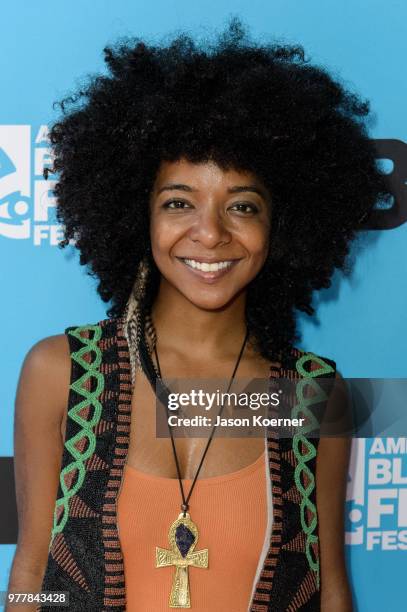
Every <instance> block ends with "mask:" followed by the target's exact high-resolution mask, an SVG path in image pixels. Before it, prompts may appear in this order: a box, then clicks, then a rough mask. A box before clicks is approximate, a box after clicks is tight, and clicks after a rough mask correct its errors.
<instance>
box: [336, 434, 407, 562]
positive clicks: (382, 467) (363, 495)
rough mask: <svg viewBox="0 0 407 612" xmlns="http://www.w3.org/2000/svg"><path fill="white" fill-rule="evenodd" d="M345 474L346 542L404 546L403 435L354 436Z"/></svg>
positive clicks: (406, 480) (406, 470)
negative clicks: (398, 436)
mask: <svg viewBox="0 0 407 612" xmlns="http://www.w3.org/2000/svg"><path fill="white" fill-rule="evenodd" d="M349 474H350V476H349V482H348V487H347V494H346V533H345V541H346V543H347V544H353V545H360V546H363V547H364V548H365V549H366V550H368V551H372V550H383V551H387V550H407V438H371V439H370V438H369V439H361V438H358V439H354V440H353V441H352V452H351V459H350V468H349Z"/></svg>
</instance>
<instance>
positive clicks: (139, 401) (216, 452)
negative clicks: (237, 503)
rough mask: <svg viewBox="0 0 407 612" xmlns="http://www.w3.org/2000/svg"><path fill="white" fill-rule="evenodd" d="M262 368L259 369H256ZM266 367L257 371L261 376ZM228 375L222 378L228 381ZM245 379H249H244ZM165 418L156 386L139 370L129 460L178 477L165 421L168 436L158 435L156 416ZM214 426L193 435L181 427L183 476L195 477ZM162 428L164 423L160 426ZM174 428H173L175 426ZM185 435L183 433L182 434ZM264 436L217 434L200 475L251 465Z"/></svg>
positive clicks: (147, 469)
mask: <svg viewBox="0 0 407 612" xmlns="http://www.w3.org/2000/svg"><path fill="white" fill-rule="evenodd" d="M258 372H259V370H257V373H258ZM243 373H244V374H246V375H247V376H248V375H249V374H250V373H251V374H252V373H253V370H252V371H251V369H250V367H248V366H247V367H246V368H245V369H244V370H243ZM263 374H264V371H261V373H260V374H258V376H259V377H261V376H262V375H263ZM225 380H226V379H220V382H221V385H223V386H224V385H225ZM245 380H246V379H245ZM160 410H161V411H163V413H164V414H161V417H162V418H163V419H165V408H164V406H163V405H162V404H160V403H159V402H157V398H156V395H155V393H154V390H153V388H152V386H151V384H150V382H149V381H148V379H147V378H146V376H145V375H144V373H143V372H142V371H141V370H138V371H137V376H136V382H135V385H134V388H133V394H132V401H131V421H130V436H129V438H130V440H129V448H128V454H127V463H128V464H129V465H130V466H132V467H135V468H136V469H138V470H140V471H142V472H146V473H149V474H152V475H155V476H164V477H166V478H177V469H176V464H175V459H174V453H173V448H172V444H171V438H170V436H169V430H168V427H166V421H164V420H162V421H161V423H162V424H164V427H165V429H164V432H165V434H166V437H157V429H156V428H157V416H160V412H157V411H160ZM211 429H212V428H211V427H210V428H209V427H208V428H207V431H206V429H205V431H204V432H203V435H205V436H206V437H200V438H197V437H195V438H194V437H190V435H189V433H188V428H184V429H183V430H182V431H181V432H179V431H178V433H177V434H176V436H175V437H174V443H175V448H176V453H177V457H178V462H179V467H180V473H181V477H182V478H187V479H188V478H194V476H195V473H196V470H197V467H198V465H199V463H200V460H201V457H202V455H203V453H204V451H205V447H206V445H207V442H208V437H209V435H210V433H211ZM161 431H162V427H161ZM173 431H174V429H173ZM181 435H182V437H181ZM263 450H264V437H262V436H258V437H253V438H252V439H251V438H247V437H241V438H236V437H230V436H225V435H224V434H223V435H222V436H218V437H217V436H216V433H215V435H214V437H213V438H212V441H211V443H210V445H209V449H208V452H207V453H206V455H205V460H204V463H203V465H202V467H201V469H200V472H199V478H211V477H215V476H220V475H223V474H228V473H230V472H235V471H237V470H240V469H241V468H243V467H245V466H247V465H250V464H251V463H253V462H254V461H256V459H257V458H258V457H259V456H260V455H261V454H262V452H263Z"/></svg>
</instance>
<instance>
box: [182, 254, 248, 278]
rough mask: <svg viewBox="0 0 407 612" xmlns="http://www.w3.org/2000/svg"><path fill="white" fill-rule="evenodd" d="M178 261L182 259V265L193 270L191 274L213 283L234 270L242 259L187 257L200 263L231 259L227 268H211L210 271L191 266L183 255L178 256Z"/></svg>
mask: <svg viewBox="0 0 407 612" xmlns="http://www.w3.org/2000/svg"><path fill="white" fill-rule="evenodd" d="M177 259H178V261H180V262H181V263H182V265H183V266H184V267H185V268H186V269H187V270H189V271H190V272H191V274H194V275H195V277H197V278H200V279H201V280H203V281H205V282H207V283H209V284H211V283H214V282H216V281H217V280H218V279H219V278H222V277H223V276H225V275H226V274H228V273H229V272H230V271H231V270H233V268H234V267H235V266H236V265H237V263H238V262H239V261H240V259H226V258H225V259H209V258H201V257H200V258H195V257H191V258H189V257H186V258H185V259H193V260H195V261H197V262H199V263H218V262H220V261H230V262H231V264H230V265H229V266H227V267H226V268H223V269H221V270H211V271H208V272H204V271H203V270H199V269H198V268H192V267H191V266H189V265H188V264H187V263H186V262H185V261H184V258H181V257H177Z"/></svg>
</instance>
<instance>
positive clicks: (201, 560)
mask: <svg viewBox="0 0 407 612" xmlns="http://www.w3.org/2000/svg"><path fill="white" fill-rule="evenodd" d="M247 338H248V330H246V334H245V338H244V341H243V344H242V347H241V349H240V352H239V356H238V358H237V361H236V364H235V367H234V369H233V374H232V376H231V379H230V381H229V385H228V388H227V391H226V393H228V391H229V389H230V387H231V385H232V383H233V380H234V378H235V374H236V370H237V368H238V366H239V363H240V360H241V357H242V354H243V351H244V348H245V346H246V342H247ZM154 353H155V357H156V360H157V370H156V369H155V367H154V364H153V362H152V359H151V356H150V353H149V351H148V349H147V347H146V345H145V338H144V334H142V335H141V337H140V361H141V364H142V365H143V368H144V370H145V372H146V374H147V376H148V378H149V380H150V383H151V384H152V386H153V389H155V388H156V387H158V388H159V392H158V394H157V396H158V397H159V398H160V399H161V398H162V397H163V398H164V401H163V403H164V406H165V408H166V411H167V423H168V429H169V431H170V436H171V445H172V450H173V454H174V460H175V466H176V468H177V477H178V483H179V486H180V492H181V498H182V504H181V510H182V512H181V513H180V514H179V515H178V518H177V519H176V520H175V521H174V522H173V523H172V524H171V526H170V528H169V531H168V541H169V544H170V549H166V548H161V547H159V546H156V568H160V567H168V566H170V565H173V566H175V574H174V577H173V581H172V588H171V593H170V596H169V607H170V608H190V607H191V600H190V592H189V580H188V567H189V566H192V567H199V568H207V567H208V549H207V548H205V549H202V550H195V547H196V545H197V542H198V537H199V533H198V528H197V526H196V524H195V523H194V522H193V521H192V520H191V517H190V514H189V512H188V510H189V500H190V499H191V495H192V491H193V490H194V487H195V484H196V482H197V479H198V475H199V472H200V471H201V468H202V465H203V462H204V460H205V457H206V454H207V452H208V449H209V446H210V444H211V442H212V439H213V436H214V433H215V430H216V427H217V426H216V425H214V426H213V428H212V431H211V433H210V436H209V438H208V441H207V443H206V446H205V449H204V452H203V454H202V457H201V460H200V462H199V465H198V468H197V470H196V473H195V476H194V478H193V481H192V484H191V488H190V490H189V493H188V495H187V496H185V492H184V487H183V484H182V478H181V471H180V467H179V461H178V455H177V451H176V448H175V441H174V436H173V433H172V428H171V426H170V424H169V422H168V417H169V413H168V394H169V390H168V389H167V387H166V386H165V385H164V383H163V380H162V375H161V368H160V361H159V359H158V353H157V347H156V343H154ZM153 383H154V384H153ZM223 407H224V404H222V406H221V408H220V410H219V413H218V416H221V414H222V411H223Z"/></svg>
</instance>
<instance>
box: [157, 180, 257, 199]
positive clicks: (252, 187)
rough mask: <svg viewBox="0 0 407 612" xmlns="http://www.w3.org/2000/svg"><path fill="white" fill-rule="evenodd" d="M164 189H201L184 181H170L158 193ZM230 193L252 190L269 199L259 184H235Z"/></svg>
mask: <svg viewBox="0 0 407 612" xmlns="http://www.w3.org/2000/svg"><path fill="white" fill-rule="evenodd" d="M163 191H187V192H189V193H192V192H196V191H199V189H195V188H193V187H191V186H190V185H184V183H168V184H167V185H163V186H162V187H161V188H160V189H159V190H158V191H157V195H159V194H160V193H161V192H163ZM227 191H228V193H243V192H247V191H250V192H252V193H257V194H258V195H259V196H261V197H262V198H264V199H265V200H267V195H266V193H265V191H264V190H263V189H261V188H260V187H257V185H234V186H233V187H228V190H227Z"/></svg>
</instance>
